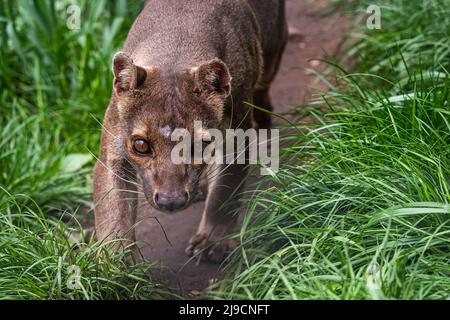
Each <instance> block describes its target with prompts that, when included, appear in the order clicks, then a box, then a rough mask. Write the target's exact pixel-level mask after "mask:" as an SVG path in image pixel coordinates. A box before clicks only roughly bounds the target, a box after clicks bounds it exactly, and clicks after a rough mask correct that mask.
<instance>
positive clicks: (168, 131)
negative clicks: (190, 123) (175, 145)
mask: <svg viewBox="0 0 450 320" xmlns="http://www.w3.org/2000/svg"><path fill="white" fill-rule="evenodd" d="M159 133H160V134H162V135H163V136H164V137H166V138H169V137H170V134H171V133H172V129H171V128H170V127H169V126H168V125H167V126H165V127H162V128H159Z"/></svg>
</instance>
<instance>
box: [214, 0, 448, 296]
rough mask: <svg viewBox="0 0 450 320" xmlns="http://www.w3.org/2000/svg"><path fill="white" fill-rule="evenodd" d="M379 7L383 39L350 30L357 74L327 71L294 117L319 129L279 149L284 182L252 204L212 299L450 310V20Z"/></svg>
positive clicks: (427, 4) (424, 7) (438, 7)
mask: <svg viewBox="0 0 450 320" xmlns="http://www.w3.org/2000/svg"><path fill="white" fill-rule="evenodd" d="M358 3H359V4H361V2H358ZM369 4H371V3H369V1H367V2H366V1H364V3H363V4H362V5H361V8H363V9H365V8H366V7H367V6H368V5H369ZM378 4H379V5H381V6H382V26H383V28H382V29H381V30H373V31H369V30H366V29H364V28H363V27H362V26H365V21H364V23H363V24H357V25H356V28H358V26H360V27H361V32H355V35H357V37H358V39H359V40H358V41H357V43H356V44H354V46H352V47H351V49H350V51H349V55H355V54H357V58H358V63H357V65H356V67H355V70H354V71H353V73H348V72H346V71H345V70H343V69H340V68H339V67H338V66H336V65H333V66H334V67H335V70H337V72H336V73H335V80H336V81H335V82H334V83H335V84H334V85H331V84H330V88H329V92H327V93H326V94H324V96H323V97H322V98H321V99H320V100H318V101H315V102H313V103H312V104H311V106H309V107H300V108H298V109H297V110H296V113H297V115H298V116H299V120H300V121H301V120H302V118H303V117H309V118H314V119H315V120H316V121H315V122H314V124H306V125H297V126H294V127H293V129H294V132H297V133H293V134H290V135H286V136H284V139H286V140H288V139H289V140H290V141H291V145H290V147H288V148H286V149H284V151H283V157H284V158H283V159H284V161H281V164H282V167H281V170H280V171H279V172H278V174H277V175H276V176H275V177H271V178H270V179H269V181H266V182H269V183H271V184H272V185H273V187H271V188H269V189H265V190H264V189H262V190H260V191H257V192H255V194H254V195H253V196H252V197H251V198H250V199H249V201H248V203H247V205H248V206H249V210H248V214H247V215H246V218H245V221H244V228H243V229H242V231H241V232H240V234H239V237H240V240H241V245H240V246H239V248H238V249H237V250H236V251H235V252H234V254H233V255H232V257H231V258H230V261H229V264H228V267H227V270H228V274H229V276H230V279H229V280H227V281H225V282H224V283H222V286H221V287H220V289H219V290H216V291H214V292H213V293H212V294H213V295H215V296H217V297H220V298H224V297H225V298H233V299H236V298H244V299H448V298H450V277H449V276H450V253H449V248H450V220H449V217H450V204H449V202H450V191H449V186H450V183H449V182H450V106H449V101H450V74H449V70H450V50H449V48H450V42H449V39H450V37H449V34H448V33H449V31H450V30H448V28H447V29H446V28H443V26H444V25H448V19H449V17H448V14H447V13H446V10H448V8H447V6H445V1H438V0H436V1H395V2H392V1H381V2H379V3H378ZM352 10H354V7H353V9H352ZM446 22H447V23H446ZM406 26H407V27H406ZM362 32H364V34H363V33H362ZM345 58H346V57H345ZM330 83H333V82H330Z"/></svg>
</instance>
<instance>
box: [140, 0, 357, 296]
mask: <svg viewBox="0 0 450 320" xmlns="http://www.w3.org/2000/svg"><path fill="white" fill-rule="evenodd" d="M327 2H328V1H324V0H316V1H311V0H310V1H308V0H286V13H287V18H288V22H289V29H290V38H289V44H288V46H287V48H286V51H285V54H284V56H283V60H282V64H281V68H280V70H279V72H278V76H277V78H276V79H275V82H274V83H273V86H272V92H271V93H272V100H273V102H274V104H275V111H276V112H286V111H288V110H289V109H290V108H291V107H293V106H296V105H300V104H303V103H304V102H306V101H307V100H308V99H309V98H310V97H311V94H312V93H313V92H314V91H315V90H316V89H317V87H318V86H319V84H318V82H317V80H316V77H314V76H313V75H312V74H311V72H310V69H316V70H320V69H321V68H322V67H323V66H321V65H320V64H318V63H317V61H309V60H310V59H317V58H326V57H327V56H328V55H332V54H334V52H335V50H336V48H337V46H338V44H339V42H340V40H341V39H342V38H341V37H342V35H343V34H344V32H345V30H348V26H349V23H348V21H346V20H345V19H344V18H341V17H339V16H337V15H334V14H333V15H328V16H320V15H319V12H321V9H322V8H323V7H324V5H325V4H326V3H327ZM203 205H204V203H203V202H201V203H195V204H193V205H192V206H191V207H190V208H188V209H187V210H185V211H183V212H179V213H177V214H174V215H167V214H161V213H158V212H156V211H155V210H153V209H151V208H150V207H144V208H143V210H141V212H139V218H140V219H142V222H141V223H140V224H139V225H138V227H137V234H136V235H137V239H138V242H140V247H141V252H142V254H143V255H144V257H145V258H146V259H148V260H149V261H155V260H157V261H159V262H160V266H161V267H160V268H159V269H158V270H156V273H157V276H158V277H161V278H162V279H163V280H165V281H167V282H168V283H169V284H170V285H171V286H172V287H175V288H179V290H180V294H181V295H183V296H185V297H187V298H195V295H196V294H198V293H200V292H201V291H202V290H203V289H204V288H206V287H207V286H208V282H209V280H210V279H214V278H217V277H218V276H219V266H218V265H216V264H212V263H208V262H199V263H198V262H197V261H190V260H189V257H187V256H186V254H185V253H184V249H185V247H186V244H187V241H188V240H189V238H190V237H191V236H192V235H193V234H194V233H195V231H196V227H197V225H198V223H199V221H200V217H201V213H202V210H203ZM152 217H156V218H157V219H158V221H159V223H160V224H161V226H160V225H159V223H158V221H157V220H156V219H155V218H152ZM163 229H164V231H165V234H166V235H167V238H168V239H169V240H170V243H169V242H168V241H167V239H166V237H165V234H164V232H163Z"/></svg>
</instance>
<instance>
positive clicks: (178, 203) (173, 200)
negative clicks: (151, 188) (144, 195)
mask: <svg viewBox="0 0 450 320" xmlns="http://www.w3.org/2000/svg"><path fill="white" fill-rule="evenodd" d="M154 200H155V203H156V205H157V206H158V208H159V209H162V210H165V211H175V210H179V209H181V208H183V207H184V206H185V205H186V203H187V201H188V193H187V192H184V191H169V192H162V191H161V192H157V193H155V195H154Z"/></svg>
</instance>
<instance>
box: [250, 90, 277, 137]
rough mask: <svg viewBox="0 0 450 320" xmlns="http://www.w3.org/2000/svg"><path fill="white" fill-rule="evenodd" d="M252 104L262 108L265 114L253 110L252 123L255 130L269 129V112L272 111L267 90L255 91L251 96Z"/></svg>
mask: <svg viewBox="0 0 450 320" xmlns="http://www.w3.org/2000/svg"><path fill="white" fill-rule="evenodd" d="M253 104H254V105H255V106H257V107H260V108H264V109H266V110H267V112H265V111H262V110H258V109H253V121H254V127H255V128H256V129H269V128H270V127H271V125H272V117H271V112H272V110H273V107H272V100H271V99H270V95H269V89H268V88H267V89H256V90H255V93H254V95H253Z"/></svg>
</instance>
